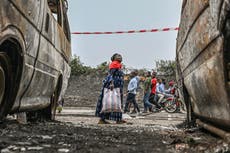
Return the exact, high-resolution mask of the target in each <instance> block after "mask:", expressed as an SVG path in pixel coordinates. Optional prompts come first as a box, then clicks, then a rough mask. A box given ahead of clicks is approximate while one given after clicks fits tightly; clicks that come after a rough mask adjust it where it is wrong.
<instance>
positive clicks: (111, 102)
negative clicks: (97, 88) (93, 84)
mask: <svg viewBox="0 0 230 153" xmlns="http://www.w3.org/2000/svg"><path fill="white" fill-rule="evenodd" d="M103 92H104V96H103V99H102V109H101V113H110V112H121V93H120V88H114V89H112V90H111V89H108V88H104V91H103Z"/></svg>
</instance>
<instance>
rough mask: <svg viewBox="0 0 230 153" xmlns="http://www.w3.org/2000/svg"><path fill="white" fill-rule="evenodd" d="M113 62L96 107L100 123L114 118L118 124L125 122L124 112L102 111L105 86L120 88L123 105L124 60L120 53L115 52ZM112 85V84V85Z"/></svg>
mask: <svg viewBox="0 0 230 153" xmlns="http://www.w3.org/2000/svg"><path fill="white" fill-rule="evenodd" d="M111 60H112V63H111V64H110V65H109V72H108V75H107V76H106V78H105V79H104V81H103V87H102V90H101V94H100V96H99V99H98V102H97V107H96V113H95V115H96V116H98V117H100V120H99V122H98V124H108V123H109V122H107V121H106V119H107V120H114V121H116V123H117V124H119V123H125V121H124V120H122V112H121V111H120V112H106V113H103V112H101V110H102V105H103V103H102V100H103V96H104V93H103V91H104V88H108V89H109V88H120V95H121V96H120V97H121V105H123V84H124V73H123V72H122V70H121V67H122V65H121V62H122V56H121V55H120V54H117V53H116V54H114V55H113V56H112V57H111ZM111 85H112V86H111Z"/></svg>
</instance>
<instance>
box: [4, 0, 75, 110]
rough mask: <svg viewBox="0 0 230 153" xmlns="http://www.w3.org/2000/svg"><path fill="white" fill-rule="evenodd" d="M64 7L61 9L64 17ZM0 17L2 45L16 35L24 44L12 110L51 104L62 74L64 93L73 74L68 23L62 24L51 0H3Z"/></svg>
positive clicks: (38, 107) (29, 108)
mask: <svg viewBox="0 0 230 153" xmlns="http://www.w3.org/2000/svg"><path fill="white" fill-rule="evenodd" d="M62 3H63V1H62V0H61V1H60V8H61V7H64V5H63V4H62ZM63 10H65V8H61V9H60V10H58V11H59V13H60V14H61V16H62V18H61V19H62V20H63V17H64V14H65V13H66V12H64V11H63ZM0 17H1V19H0V45H1V43H2V42H4V41H5V40H6V39H12V38H15V39H16V40H18V42H19V44H20V46H21V47H22V52H21V55H22V57H23V66H22V70H21V71H22V76H21V80H20V82H19V89H18V92H17V96H16V100H15V102H14V106H13V108H12V112H13V111H18V110H19V111H31V110H36V109H41V108H44V107H46V106H48V105H49V103H50V97H51V95H52V94H53V92H54V90H55V88H56V87H57V82H58V78H59V76H60V75H62V78H63V80H62V83H63V84H62V85H61V86H63V89H61V94H62V95H63V94H64V91H65V88H66V86H67V85H66V84H67V82H68V78H69V76H70V67H69V65H68V62H69V61H70V58H71V46H70V40H68V39H67V35H66V34H65V33H64V30H63V29H64V26H65V23H62V24H61V25H59V24H58V22H57V19H55V18H54V17H53V15H52V12H51V10H50V8H49V6H48V2H47V0H36V1H35V0H34V1H29V0H1V1H0ZM65 17H67V16H65ZM61 22H63V21H61ZM65 30H67V31H68V30H69V29H65Z"/></svg>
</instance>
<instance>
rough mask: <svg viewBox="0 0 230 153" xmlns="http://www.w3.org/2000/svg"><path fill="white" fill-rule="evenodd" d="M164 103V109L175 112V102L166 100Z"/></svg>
mask: <svg viewBox="0 0 230 153" xmlns="http://www.w3.org/2000/svg"><path fill="white" fill-rule="evenodd" d="M164 105H165V107H164V109H165V110H166V112H168V113H175V112H176V111H177V104H176V103H175V102H174V100H168V101H166V102H165V104H164Z"/></svg>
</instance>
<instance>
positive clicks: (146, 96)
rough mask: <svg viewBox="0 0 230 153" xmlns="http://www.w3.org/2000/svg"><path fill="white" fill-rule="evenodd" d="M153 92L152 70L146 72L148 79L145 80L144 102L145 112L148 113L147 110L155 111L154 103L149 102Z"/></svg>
mask: <svg viewBox="0 0 230 153" xmlns="http://www.w3.org/2000/svg"><path fill="white" fill-rule="evenodd" d="M150 93H151V72H149V71H148V72H147V73H146V79H145V82H144V97H143V102H144V112H143V113H147V110H148V108H149V110H150V111H151V112H152V111H153V105H152V104H151V103H150V102H149V96H150Z"/></svg>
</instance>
